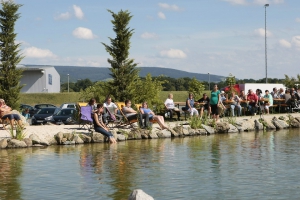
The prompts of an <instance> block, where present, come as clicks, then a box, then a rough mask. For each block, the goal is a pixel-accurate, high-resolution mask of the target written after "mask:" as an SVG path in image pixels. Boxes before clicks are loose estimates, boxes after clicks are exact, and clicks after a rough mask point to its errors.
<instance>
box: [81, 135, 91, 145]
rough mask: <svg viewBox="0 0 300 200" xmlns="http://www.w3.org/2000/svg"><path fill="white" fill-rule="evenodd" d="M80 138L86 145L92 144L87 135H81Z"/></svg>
mask: <svg viewBox="0 0 300 200" xmlns="http://www.w3.org/2000/svg"><path fill="white" fill-rule="evenodd" d="M79 137H80V138H81V139H82V140H83V142H84V143H91V142H92V138H91V137H90V136H88V135H86V134H80V135H79Z"/></svg>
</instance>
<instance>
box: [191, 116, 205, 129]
mask: <svg viewBox="0 0 300 200" xmlns="http://www.w3.org/2000/svg"><path fill="white" fill-rule="evenodd" d="M188 121H189V124H190V126H191V128H192V129H197V128H201V127H202V121H201V119H200V118H199V117H198V116H191V117H190V118H189V120H188Z"/></svg>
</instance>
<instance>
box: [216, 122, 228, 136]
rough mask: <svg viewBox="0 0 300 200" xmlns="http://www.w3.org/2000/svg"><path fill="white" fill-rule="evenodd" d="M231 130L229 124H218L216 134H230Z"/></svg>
mask: <svg viewBox="0 0 300 200" xmlns="http://www.w3.org/2000/svg"><path fill="white" fill-rule="evenodd" d="M229 129H230V126H229V123H228V122H217V123H216V132H217V133H228V130H229Z"/></svg>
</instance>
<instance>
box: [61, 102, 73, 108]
mask: <svg viewBox="0 0 300 200" xmlns="http://www.w3.org/2000/svg"><path fill="white" fill-rule="evenodd" d="M60 108H76V103H63V104H61V105H60Z"/></svg>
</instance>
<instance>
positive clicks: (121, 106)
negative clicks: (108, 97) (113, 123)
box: [115, 102, 138, 126]
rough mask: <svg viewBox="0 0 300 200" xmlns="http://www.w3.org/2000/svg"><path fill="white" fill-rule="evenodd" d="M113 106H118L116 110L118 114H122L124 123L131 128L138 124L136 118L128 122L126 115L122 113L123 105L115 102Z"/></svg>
mask: <svg viewBox="0 0 300 200" xmlns="http://www.w3.org/2000/svg"><path fill="white" fill-rule="evenodd" d="M115 104H116V105H117V106H118V109H119V110H120V113H121V114H122V116H123V119H124V121H126V123H127V124H128V125H130V126H132V124H133V123H135V122H138V119H137V118H136V119H132V120H128V119H127V117H126V115H125V114H124V113H123V111H122V109H123V107H124V106H125V103H122V102H117V103H115Z"/></svg>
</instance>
